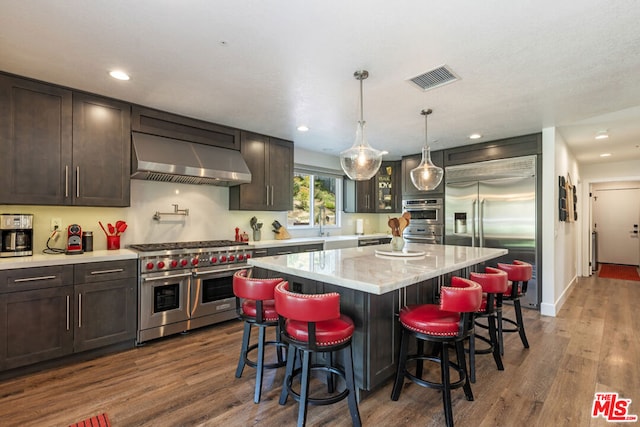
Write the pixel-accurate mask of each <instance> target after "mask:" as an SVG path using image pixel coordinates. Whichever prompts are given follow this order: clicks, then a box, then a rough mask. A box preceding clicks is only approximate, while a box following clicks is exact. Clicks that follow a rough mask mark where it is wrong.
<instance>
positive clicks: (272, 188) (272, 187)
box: [271, 185, 274, 206]
mask: <svg viewBox="0 0 640 427" xmlns="http://www.w3.org/2000/svg"><path fill="white" fill-rule="evenodd" d="M273 198H274V197H273V185H272V186H271V206H273Z"/></svg>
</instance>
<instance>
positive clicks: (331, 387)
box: [327, 353, 336, 393]
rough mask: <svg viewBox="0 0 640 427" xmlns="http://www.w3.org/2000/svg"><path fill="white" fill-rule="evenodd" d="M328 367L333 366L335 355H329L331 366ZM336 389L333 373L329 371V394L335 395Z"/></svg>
mask: <svg viewBox="0 0 640 427" xmlns="http://www.w3.org/2000/svg"><path fill="white" fill-rule="evenodd" d="M327 366H329V367H331V366H333V353H329V364H328V365H327ZM335 388H336V387H335V381H334V375H333V372H331V371H328V372H327V392H328V393H333V392H334V390H335Z"/></svg>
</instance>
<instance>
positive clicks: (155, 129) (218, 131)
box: [131, 105, 240, 150]
mask: <svg viewBox="0 0 640 427" xmlns="http://www.w3.org/2000/svg"><path fill="white" fill-rule="evenodd" d="M131 130H134V131H136V132H144V133H149V134H151V135H158V136H163V137H165V138H175V139H180V140H182V141H190V142H196V143H198V144H206V145H214V146H216V147H222V148H230V149H232V150H239V149H240V131H239V130H238V129H234V128H230V127H227V126H222V125H217V124H214V123H209V122H205V121H202V120H197V119H192V118H190V117H184V116H179V115H177V114H172V113H167V112H165V111H159V110H153V109H151V108H146V107H141V106H138V105H134V106H133V109H132V113H131Z"/></svg>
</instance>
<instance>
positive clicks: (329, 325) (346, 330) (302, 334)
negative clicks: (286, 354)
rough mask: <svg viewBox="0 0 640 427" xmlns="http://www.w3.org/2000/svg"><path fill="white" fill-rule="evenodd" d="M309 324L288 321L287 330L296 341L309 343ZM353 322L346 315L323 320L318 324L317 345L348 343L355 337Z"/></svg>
mask: <svg viewBox="0 0 640 427" xmlns="http://www.w3.org/2000/svg"><path fill="white" fill-rule="evenodd" d="M307 325H308V323H307V322H301V321H298V320H292V319H287V320H286V323H285V330H286V331H287V333H288V334H289V335H290V336H291V337H292V338H294V339H296V340H298V341H301V342H308V341H309V331H308V328H307ZM354 329H355V326H354V324H353V320H351V318H349V317H348V316H345V315H344V314H341V315H340V317H339V318H337V319H331V320H323V321H320V322H317V323H316V344H317V345H319V346H327V345H336V344H340V343H343V342H346V341H348V340H349V339H350V338H351V336H352V335H353V331H354Z"/></svg>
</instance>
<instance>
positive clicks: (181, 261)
mask: <svg viewBox="0 0 640 427" xmlns="http://www.w3.org/2000/svg"><path fill="white" fill-rule="evenodd" d="M187 264H189V261H187V260H186V259H182V260H180V265H181V266H183V267H185V266H186V265H187Z"/></svg>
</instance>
